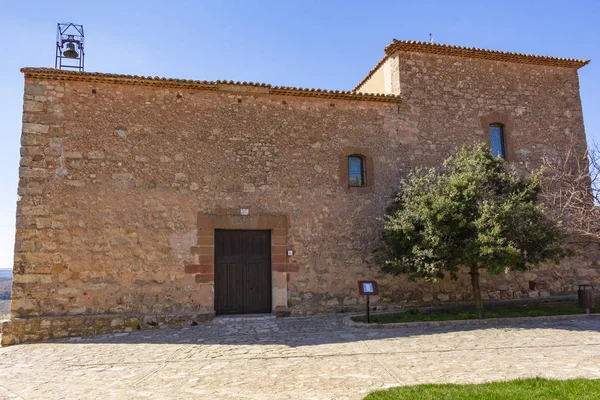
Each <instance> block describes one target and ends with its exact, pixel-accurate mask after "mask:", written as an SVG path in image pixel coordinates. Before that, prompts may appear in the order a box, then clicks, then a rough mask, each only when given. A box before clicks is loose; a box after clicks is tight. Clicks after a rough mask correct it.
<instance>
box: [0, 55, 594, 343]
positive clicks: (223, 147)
mask: <svg viewBox="0 0 600 400" xmlns="http://www.w3.org/2000/svg"><path fill="white" fill-rule="evenodd" d="M388 61H389V66H388V67H387V68H388V70H389V74H390V77H388V78H389V79H392V82H391V86H390V87H391V88H392V89H391V90H392V92H400V93H401V94H402V102H401V103H384V102H372V101H358V100H346V99H339V98H334V99H326V98H316V97H293V96H285V95H273V94H269V93H267V92H265V91H264V90H261V89H259V88H256V87H254V86H243V85H229V86H227V85H222V87H221V89H220V90H217V91H215V90H203V89H202V88H169V87H165V86H160V85H155V84H151V83H150V82H146V83H144V82H143V81H142V82H141V83H139V82H138V83H137V84H130V83H127V82H123V81H119V80H115V82H114V83H111V82H110V80H107V79H92V78H90V79H87V80H86V79H82V80H72V79H62V78H61V79H59V78H58V77H57V78H52V77H46V78H40V77H35V76H28V77H27V78H26V82H25V97H24V115H23V132H22V148H21V154H22V157H21V166H20V172H19V174H20V182H19V195H20V196H21V200H20V201H19V204H18V210H17V234H16V245H15V267H14V283H13V301H12V305H11V314H12V316H11V318H12V325H11V323H7V324H5V326H4V328H3V329H4V330H5V332H13V333H11V335H12V336H11V339H10V340H11V343H15V342H19V341H22V340H25V339H27V337H29V338H30V339H31V338H32V337H31V336H27V335H29V334H31V330H34V331H35V329H38V328H36V327H39V326H41V325H42V324H46V325H45V326H49V327H50V328H48V329H49V331H48V333H44V334H43V335H42V336H39V335H38V338H44V337H55V336H57V335H59V336H60V335H63V336H64V335H67V336H68V335H77V334H78V332H79V331H78V330H77V329H75V328H74V329H70V330H65V329H62V330H61V329H53V328H51V327H52V326H53V325H52V324H53V323H52V322H44V321H55V320H56V318H58V319H59V320H60V321H65V320H67V321H70V322H64V323H66V324H67V325H69V326H71V325H72V326H75V327H77V326H81V321H84V320H85V321H88V320H89V318H90V316H93V315H99V314H102V315H103V318H105V319H107V320H111V321H112V320H115V318H117V319H118V318H119V316H120V315H130V316H131V315H134V316H135V317H131V318H136V320H144V318H147V317H146V316H156V315H159V316H160V315H163V316H167V315H168V316H179V317H178V318H179V319H178V318H175V317H172V318H171V320H174V321H175V320H176V321H181V320H186V321H193V320H196V319H198V318H200V319H205V318H207V317H208V318H209V317H210V316H212V315H214V308H213V304H214V303H213V298H214V293H213V290H214V288H213V282H212V281H211V279H212V276H211V271H209V269H210V268H209V267H203V265H210V264H211V262H210V259H211V257H212V255H211V254H210V253H211V251H212V250H211V249H210V246H211V244H210V243H208V242H207V240H208V241H210V239H209V237H210V235H205V234H203V233H202V232H199V227H200V228H201V229H200V230H202V229H204V228H202V226H204V227H206V225H202V221H201V220H202V218H217V215H220V216H221V217H222V218H225V219H227V218H229V217H231V218H233V217H234V216H236V218H237V219H236V220H235V221H238V222H233V223H232V224H233V225H235V224H238V223H239V224H241V225H240V226H253V225H252V224H253V222H248V221H250V220H253V221H258V219H260V218H271V217H273V218H278V217H277V216H285V220H286V221H287V226H286V227H285V229H286V230H285V234H283V236H278V237H279V239H278V243H276V244H274V245H273V246H274V247H273V249H274V250H273V251H274V252H276V251H279V250H281V251H282V252H283V250H285V249H292V250H294V255H293V256H291V257H287V256H286V255H285V253H283V254H276V255H277V263H278V264H279V266H278V267H277V268H274V269H273V271H274V274H275V273H279V274H281V276H279V275H278V276H277V277H276V278H275V279H273V285H274V293H275V291H276V290H277V295H276V296H274V301H275V299H278V300H276V301H278V302H279V303H278V304H274V309H275V308H276V307H275V306H277V307H278V308H277V310H278V311H282V312H286V313H287V312H291V313H296V314H304V313H315V312H331V311H341V310H351V309H358V308H362V304H363V303H362V302H363V299H362V298H359V296H358V294H357V287H356V285H357V284H356V282H357V280H359V279H370V278H375V279H378V280H379V282H380V287H381V288H382V295H381V297H380V298H379V299H374V300H375V302H376V303H377V302H378V304H379V305H378V307H380V308H385V307H398V306H400V307H401V306H403V305H406V304H424V303H437V302H445V301H463V300H468V299H469V298H470V285H469V280H468V279H466V278H462V279H460V280H459V281H458V282H452V281H441V282H437V283H433V284H431V283H424V282H407V281H406V280H405V279H403V278H391V277H387V276H382V275H381V274H380V273H379V272H378V269H377V267H376V266H375V265H374V264H373V257H372V249H373V247H374V245H375V243H376V241H377V239H378V235H379V232H380V228H381V224H380V222H378V220H377V218H378V217H380V216H381V215H382V214H383V211H384V209H385V207H386V205H387V204H388V202H389V200H390V196H391V195H392V193H393V188H394V187H397V185H398V183H399V182H400V179H401V177H402V176H403V175H404V174H406V172H407V171H408V170H410V169H411V168H413V167H415V166H429V165H437V164H439V162H440V160H442V159H443V158H445V157H447V156H448V155H450V154H452V153H453V152H455V151H456V150H457V149H458V148H459V147H460V146H461V145H462V144H464V143H473V142H475V141H484V142H485V141H487V137H488V131H487V125H488V124H489V123H491V122H501V123H503V124H505V126H506V136H507V158H508V160H509V161H510V162H512V163H514V164H515V165H517V166H518V167H519V168H521V169H524V170H527V169H531V168H534V167H536V166H537V165H539V163H540V159H541V157H542V155H543V154H547V153H553V152H559V151H561V149H562V148H563V146H565V145H566V144H568V142H569V141H570V140H571V138H575V140H577V141H579V142H581V143H585V136H584V131H583V120H582V112H581V104H580V100H579V93H578V90H579V88H578V80H577V73H576V70H573V69H568V68H553V67H544V66H532V65H524V64H509V63H502V62H497V61H485V60H471V59H464V58H456V57H450V56H434V55H424V54H416V53H402V52H398V53H396V54H394V55H393V56H392V57H390V58H388ZM394 77H395V78H394ZM394 79H395V80H394ZM356 151H360V152H362V153H364V154H365V155H367V157H368V165H370V166H371V167H370V168H369V170H370V171H369V173H370V174H372V177H373V178H372V180H371V182H370V187H369V188H368V189H369V190H361V191H358V190H349V188H348V187H347V185H345V182H343V179H342V177H343V171H344V168H345V166H344V160H345V156H346V155H348V154H351V153H349V152H356ZM242 208H245V209H249V216H248V217H247V219H246V220H244V218H243V217H240V216H239V210H240V209H242ZM228 216H229V217H228ZM240 218H241V219H240ZM239 221H241V222H239ZM244 221H246V222H244ZM244 224H246V225H244ZM233 225H232V226H233ZM257 226H258V225H257ZM209 229H210V228H209ZM268 229H271V228H268ZM272 229H280V228H279V227H276V226H273V227H272ZM281 232H284V231H281ZM276 245H277V246H280V247H281V249H279V250H276V249H275V246H276ZM202 246H209V247H208V248H205V249H204V250H202V249H201V247H202ZM273 257H275V253H274V256H273ZM274 262H275V261H274ZM186 266H187V267H186ZM190 266H192V267H190ZM598 277H599V274H598V265H597V262H596V261H595V260H594V259H593V258H590V257H589V255H580V256H578V257H575V258H572V259H569V260H565V261H564V262H563V263H562V264H561V266H560V267H557V266H554V265H547V266H543V267H542V268H541V269H539V270H537V271H534V272H530V273H526V274H517V273H510V274H507V275H505V276H494V277H488V276H484V277H483V278H482V291H483V295H484V297H485V298H494V299H498V298H519V297H536V296H550V295H561V294H569V293H573V291H574V285H576V284H577V283H578V282H579V280H581V279H587V280H591V281H593V282H595V283H597V284H598V283H600V281H599V278H598ZM530 282H534V285H533V286H531V284H530ZM282 296H283V297H282ZM281 299H283V301H282V300H281ZM285 299H287V304H285V303H286V301H285ZM111 318H112V319H111ZM124 321H125V320H124ZM61 323H63V322H61ZM11 326H12V328H11ZM25 326H29V327H30V328H31V329H29V330H28V328H26V327H25ZM108 326H109V328H107V329H108V330H110V329H113V330H124V329H127V326H128V325H127V324H126V323H125V322H124V323H123V324H121V325H119V324H117V325H114V326H112V325H111V324H110V323H109V324H108ZM11 329H12V330H11ZM54 331H58V332H61V333H60V334H58V333H52V332H54ZM80 331H81V332H83V333H86V332H88V330H85V331H82V330H80ZM101 331H104V330H101ZM15 332H16V333H15ZM5 336H6V335H5ZM2 340H3V343H7V340H8V339H4V338H3V339H2Z"/></svg>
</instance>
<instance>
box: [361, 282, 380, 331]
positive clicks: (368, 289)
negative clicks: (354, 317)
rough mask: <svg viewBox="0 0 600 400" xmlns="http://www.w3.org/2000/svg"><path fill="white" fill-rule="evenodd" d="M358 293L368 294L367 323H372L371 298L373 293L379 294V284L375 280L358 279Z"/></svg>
mask: <svg viewBox="0 0 600 400" xmlns="http://www.w3.org/2000/svg"><path fill="white" fill-rule="evenodd" d="M358 293H359V294H360V295H362V296H367V324H370V323H371V304H370V301H369V300H370V298H371V296H372V295H378V294H379V285H377V282H375V281H358Z"/></svg>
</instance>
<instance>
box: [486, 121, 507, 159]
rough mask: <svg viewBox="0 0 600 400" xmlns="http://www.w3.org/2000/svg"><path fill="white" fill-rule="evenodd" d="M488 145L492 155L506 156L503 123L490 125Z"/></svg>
mask: <svg viewBox="0 0 600 400" xmlns="http://www.w3.org/2000/svg"><path fill="white" fill-rule="evenodd" d="M490 147H491V149H492V154H493V155H494V156H496V157H501V158H506V152H505V150H504V125H502V124H498V123H494V124H491V125H490Z"/></svg>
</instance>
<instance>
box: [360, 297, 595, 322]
mask: <svg viewBox="0 0 600 400" xmlns="http://www.w3.org/2000/svg"><path fill="white" fill-rule="evenodd" d="M484 307H486V312H485V318H508V317H541V316H550V315H569V314H583V313H584V312H585V310H583V309H581V308H579V307H578V306H577V303H575V302H570V301H569V302H552V303H537V304H533V303H529V304H527V303H525V304H514V303H512V304H510V303H508V304H502V305H499V304H496V305H489V306H484ZM591 312H592V313H594V312H597V309H596V310H591ZM476 318H477V315H476V314H475V313H474V312H473V311H472V310H470V309H468V308H463V309H445V310H436V311H426V310H419V309H411V310H408V311H406V312H400V313H395V314H380V315H372V316H371V322H375V323H377V324H389V323H394V322H416V321H449V320H460V319H476ZM352 320H353V321H355V322H366V317H365V316H364V315H363V316H357V317H352Z"/></svg>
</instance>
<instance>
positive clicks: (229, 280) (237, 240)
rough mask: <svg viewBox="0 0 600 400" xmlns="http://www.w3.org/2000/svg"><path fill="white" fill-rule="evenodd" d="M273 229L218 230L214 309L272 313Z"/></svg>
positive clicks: (218, 311) (245, 312) (216, 231)
mask: <svg viewBox="0 0 600 400" xmlns="http://www.w3.org/2000/svg"><path fill="white" fill-rule="evenodd" d="M271 291H272V289H271V231H241V230H215V312H216V313H217V315H219V314H221V315H222V314H255V313H270V312H271Z"/></svg>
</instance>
